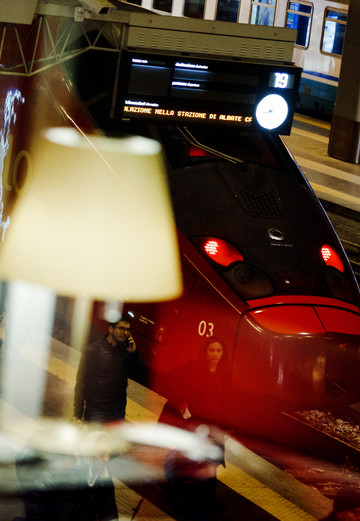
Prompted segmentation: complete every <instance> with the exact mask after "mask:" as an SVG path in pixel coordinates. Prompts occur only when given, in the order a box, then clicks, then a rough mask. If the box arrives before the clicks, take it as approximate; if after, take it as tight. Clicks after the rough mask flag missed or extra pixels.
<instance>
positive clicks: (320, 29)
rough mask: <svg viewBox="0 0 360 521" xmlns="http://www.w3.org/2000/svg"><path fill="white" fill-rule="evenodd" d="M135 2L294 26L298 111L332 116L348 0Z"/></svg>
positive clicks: (167, 10)
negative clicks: (299, 69) (298, 74)
mask: <svg viewBox="0 0 360 521" xmlns="http://www.w3.org/2000/svg"><path fill="white" fill-rule="evenodd" d="M134 3H137V2H134ZM138 3H139V5H142V7H144V8H146V9H150V10H153V11H155V12H158V13H161V14H167V15H172V16H187V17H193V18H200V19H205V20H223V21H228V22H234V23H245V24H248V23H249V24H257V25H268V26H275V27H290V28H293V29H296V30H297V31H298V33H297V39H296V43H295V49H294V56H293V59H294V62H295V63H296V65H298V66H299V67H302V68H303V73H302V78H301V82H300V88H299V97H298V104H297V110H298V111H300V112H305V113H308V114H310V115H313V116H315V117H320V118H324V119H328V120H330V119H331V115H332V112H333V108H334V103H335V100H336V91H337V86H338V81H339V74H340V65H341V55H342V50H343V43H344V36H345V29H346V21H347V11H348V5H349V1H348V0H342V1H333V0H313V1H307V0H205V1H204V0H141V1H139V2H138Z"/></svg>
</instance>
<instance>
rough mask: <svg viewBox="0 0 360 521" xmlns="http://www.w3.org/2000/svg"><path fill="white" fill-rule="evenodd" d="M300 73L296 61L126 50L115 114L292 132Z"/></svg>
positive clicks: (123, 57)
mask: <svg viewBox="0 0 360 521" xmlns="http://www.w3.org/2000/svg"><path fill="white" fill-rule="evenodd" d="M300 74H301V69H300V68H299V67H296V66H294V65H282V64H280V65H279V64H270V63H255V62H249V61H248V62H243V61H236V60H223V59H222V60H216V59H203V58H193V57H191V58H190V57H189V58H187V57H184V56H174V55H166V54H155V53H154V54H152V53H141V52H140V53H139V52H135V51H134V52H132V51H123V54H122V59H121V66H120V72H119V81H118V85H117V92H116V108H115V117H116V118H129V119H134V118H144V119H145V118H147V119H149V120H159V121H166V122H168V123H170V122H171V123H177V124H189V123H191V124H192V123H202V124H208V125H235V126H238V127H242V128H243V129H244V130H245V129H246V130H256V131H259V130H266V131H270V132H272V131H273V132H276V133H277V134H289V133H290V130H291V125H292V119H293V113H294V107H295V102H296V96H297V89H298V85H299V81H300Z"/></svg>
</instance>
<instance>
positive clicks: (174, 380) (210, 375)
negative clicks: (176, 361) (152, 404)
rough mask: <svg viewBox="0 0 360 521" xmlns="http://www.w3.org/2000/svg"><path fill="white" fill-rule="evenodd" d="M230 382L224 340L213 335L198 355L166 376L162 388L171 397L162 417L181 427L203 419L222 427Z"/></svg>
mask: <svg viewBox="0 0 360 521" xmlns="http://www.w3.org/2000/svg"><path fill="white" fill-rule="evenodd" d="M229 382H230V368H229V360H228V356H227V352H226V348H225V344H224V342H223V341H222V340H220V339H219V338H217V337H214V336H211V337H209V338H207V339H206V340H205V341H204V342H203V344H202V346H201V347H200V350H199V352H198V353H197V356H196V357H195V358H193V359H191V360H189V361H188V362H187V363H186V364H184V365H183V366H181V367H179V368H176V369H175V370H173V371H171V372H170V373H169V374H168V375H167V376H166V378H165V381H164V382H163V383H164V387H163V390H164V394H165V396H166V398H167V399H168V401H167V403H166V404H165V407H164V409H163V412H162V413H161V415H160V418H159V421H160V422H164V423H169V424H172V425H175V426H177V427H182V428H192V427H193V426H194V425H198V424H200V423H207V424H212V425H217V426H220V427H223V426H224V425H226V419H227V404H228V393H229Z"/></svg>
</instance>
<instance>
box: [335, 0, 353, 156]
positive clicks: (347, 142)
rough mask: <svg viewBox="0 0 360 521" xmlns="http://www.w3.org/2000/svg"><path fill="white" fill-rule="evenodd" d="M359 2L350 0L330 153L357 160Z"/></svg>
mask: <svg viewBox="0 0 360 521" xmlns="http://www.w3.org/2000/svg"><path fill="white" fill-rule="evenodd" d="M359 27H360V2H359V0H350V2H349V13H348V20H347V24H346V32H345V41H344V47H343V55H342V61H341V69H340V77H339V87H338V91H337V96H336V103H335V109H334V114H333V119H332V124H331V131H330V141H329V149H328V151H329V155H330V156H331V157H335V158H336V159H342V160H343V161H347V162H349V163H359V162H360V31H359Z"/></svg>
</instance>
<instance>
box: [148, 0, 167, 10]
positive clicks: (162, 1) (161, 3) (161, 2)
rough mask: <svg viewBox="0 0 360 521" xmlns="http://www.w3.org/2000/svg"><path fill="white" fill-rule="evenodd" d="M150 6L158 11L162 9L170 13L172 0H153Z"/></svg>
mask: <svg viewBox="0 0 360 521" xmlns="http://www.w3.org/2000/svg"><path fill="white" fill-rule="evenodd" d="M152 6H153V9H156V10H158V11H163V12H164V13H171V10H172V0H154V1H153V5H152Z"/></svg>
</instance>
